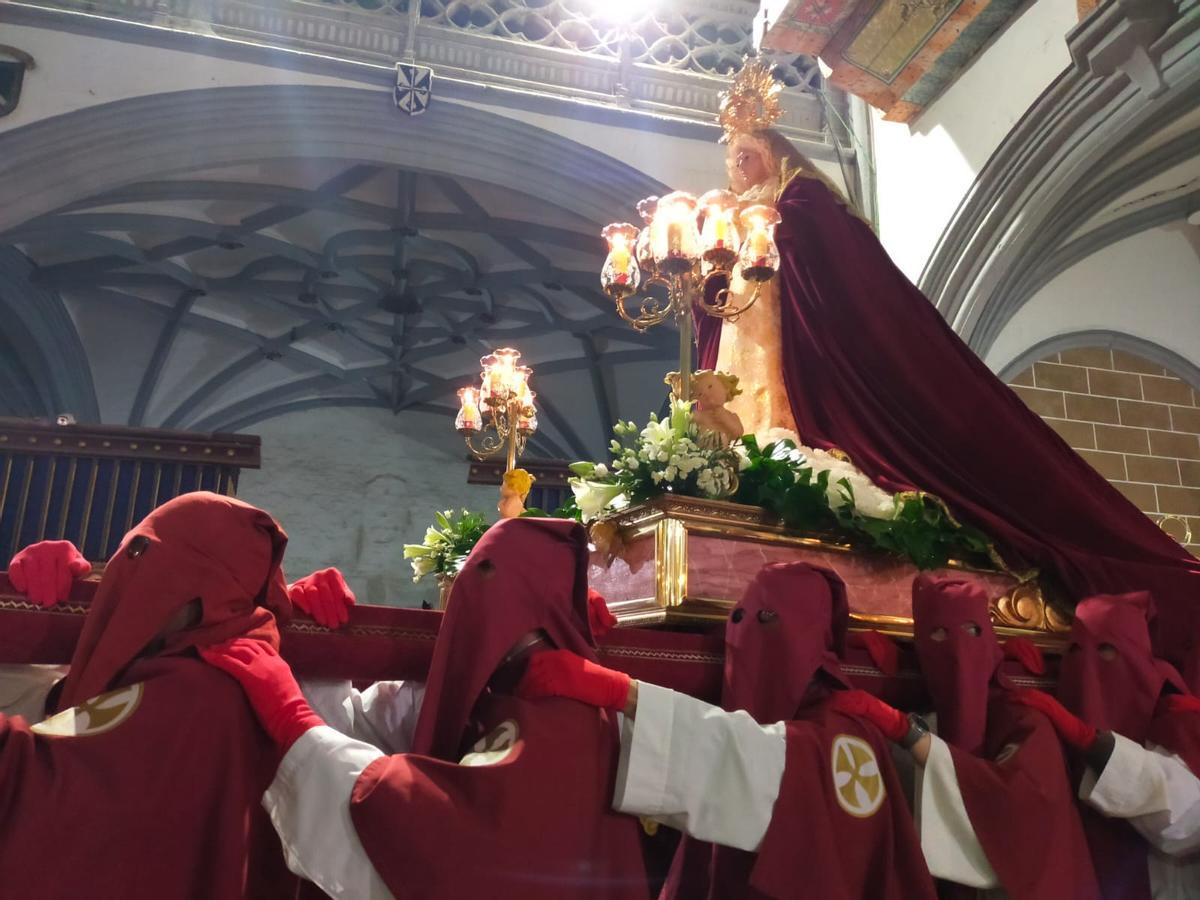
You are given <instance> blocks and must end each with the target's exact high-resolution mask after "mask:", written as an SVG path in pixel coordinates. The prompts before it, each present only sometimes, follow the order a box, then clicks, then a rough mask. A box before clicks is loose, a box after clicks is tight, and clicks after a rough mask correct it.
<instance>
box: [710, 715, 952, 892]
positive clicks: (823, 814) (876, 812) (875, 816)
mask: <svg viewBox="0 0 1200 900" xmlns="http://www.w3.org/2000/svg"><path fill="white" fill-rule="evenodd" d="M849 739H857V741H858V742H859V743H857V744H850V743H848V740H849ZM864 745H865V746H867V747H869V748H870V750H871V754H872V755H873V756H874V759H875V765H874V770H873V771H874V772H877V774H871V771H872V769H871V767H870V763H869V762H865V763H864V757H862V756H860V755H859V754H861V752H862V750H861V748H862V746H864ZM855 765H857V766H858V767H859V768H858V769H857V770H856V771H851V770H850V768H849V767H853V766H855ZM835 773H837V774H835ZM847 774H849V775H851V781H850V782H849V783H848V784H847V785H846V786H843V787H841V788H839V786H838V785H837V783H836V782H835V778H841V779H844V778H845V777H846V775H847ZM854 776H857V777H859V778H861V779H863V780H864V781H865V783H866V787H865V788H864V790H865V791H867V794H863V795H859V796H855V795H854V793H853V792H854V791H855V790H856V787H855V781H854ZM875 788H878V789H881V790H882V791H883V797H882V798H879V797H877V796H876V795H874V794H872V793H871V792H872V789H875ZM839 792H841V793H842V795H843V799H839ZM846 794H849V795H850V796H849V798H846V797H845V795H846ZM868 797H870V799H869V800H868V799H867V798H868ZM847 799H848V801H849V802H845V801H846V800H847ZM864 801H866V802H864ZM876 804H878V805H876ZM867 810H870V812H867ZM750 886H751V889H750V890H748V891H745V892H744V893H737V892H736V891H735V890H734V889H733V886H730V889H729V890H726V889H723V885H722V883H721V880H720V871H719V869H718V873H717V880H716V881H715V887H716V890H714V892H713V896H714V897H720V898H725V897H730V898H732V897H739V896H744V897H747V898H760V897H762V898H766V897H770V898H772V900H807V898H810V897H821V898H822V900H860V898H861V900H866V898H871V900H922V898H933V897H934V896H935V892H934V888H933V881H932V880H931V879H930V877H929V870H928V869H927V868H926V867H925V858H924V856H923V855H922V853H921V841H920V838H919V837H918V836H917V832H916V829H915V828H914V827H913V819H912V812H911V811H910V810H909V808H908V804H907V803H906V802H905V800H904V792H903V789H902V788H901V786H900V781H899V779H898V778H897V777H896V770H895V769H894V768H893V767H892V764H891V750H890V745H889V744H888V741H887V739H886V738H884V736H883V735H882V734H881V733H880V732H879V730H878V729H877V728H875V727H874V726H873V725H870V724H868V723H866V722H863V721H861V720H858V719H855V718H851V717H849V716H845V715H842V714H841V713H837V712H834V711H833V710H831V709H829V708H828V707H827V706H826V705H825V704H824V703H821V704H818V705H816V706H813V707H811V708H809V709H805V710H800V711H799V712H798V713H797V716H796V718H795V719H794V720H793V721H791V722H789V723H788V725H787V763H786V765H785V768H784V771H783V781H782V783H781V784H780V789H779V799H778V800H776V801H775V811H774V814H773V815H772V816H771V824H770V826H769V827H768V828H767V834H766V836H765V837H764V838H763V842H762V846H761V847H759V850H758V858H757V860H756V862H755V863H754V867H753V869H752V870H751V873H750Z"/></svg>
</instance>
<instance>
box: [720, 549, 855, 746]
mask: <svg viewBox="0 0 1200 900" xmlns="http://www.w3.org/2000/svg"><path fill="white" fill-rule="evenodd" d="M848 617H849V608H848V606H847V603H846V586H845V584H843V583H842V580H841V579H840V578H838V577H837V575H835V574H834V573H833V572H831V571H829V570H828V569H822V568H818V567H816V566H809V565H807V564H803V563H776V564H773V565H768V566H764V567H763V568H762V569H761V570H759V572H758V574H757V575H756V576H755V578H754V581H752V582H751V583H750V586H749V587H748V588H747V589H746V594H745V596H744V597H743V598H742V602H741V603H739V604H738V605H737V606H736V607H735V608H734V610H733V611H732V612H731V613H730V614H729V619H728V621H727V622H726V623H725V683H724V685H723V689H722V696H721V701H722V705H723V706H724V707H725V708H726V709H728V710H735V709H744V710H746V711H747V712H748V713H750V715H752V716H754V718H755V719H757V720H758V721H759V722H762V723H764V724H765V723H770V722H779V721H783V720H787V719H791V718H794V716H795V714H796V710H798V709H799V708H800V707H801V706H803V705H805V704H806V702H808V701H810V700H812V699H820V697H821V695H822V694H823V691H822V690H821V685H819V684H818V685H814V681H813V679H814V678H815V676H816V674H817V672H823V673H824V674H825V675H827V676H828V681H827V682H826V684H825V687H826V688H828V687H831V686H834V685H837V686H840V687H849V686H850V683H849V681H848V680H847V678H846V676H845V675H843V674H842V669H841V666H840V665H839V663H838V654H839V653H840V652H841V651H842V650H843V649H844V646H845V642H846V625H847V622H848ZM814 693H815V694H816V696H815V697H814Z"/></svg>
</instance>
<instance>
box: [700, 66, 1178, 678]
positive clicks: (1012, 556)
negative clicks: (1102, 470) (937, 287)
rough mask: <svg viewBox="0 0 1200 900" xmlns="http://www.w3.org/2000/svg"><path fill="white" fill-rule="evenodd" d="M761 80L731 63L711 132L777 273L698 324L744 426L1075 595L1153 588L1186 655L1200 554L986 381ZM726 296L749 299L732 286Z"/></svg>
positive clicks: (1164, 622)
mask: <svg viewBox="0 0 1200 900" xmlns="http://www.w3.org/2000/svg"><path fill="white" fill-rule="evenodd" d="M765 74H766V71H765V67H763V66H761V65H759V64H755V63H750V64H748V65H747V66H746V67H744V68H743V71H742V74H740V75H739V76H738V79H737V80H735V83H734V86H733V89H732V90H731V91H730V92H729V93H728V94H726V95H725V98H724V101H723V105H722V111H721V123H722V125H723V126H724V129H725V137H724V138H723V140H724V141H726V142H727V143H728V150H727V166H728V170H729V178H730V182H731V188H732V190H733V191H734V192H735V193H738V194H741V195H742V196H743V197H744V198H745V199H747V200H754V201H756V202H762V201H763V200H764V199H774V202H775V206H776V208H777V209H778V210H779V214H780V216H781V219H782V221H781V222H780V224H779V225H778V226H777V227H776V231H775V237H776V242H777V244H778V246H779V253H780V257H781V260H780V266H779V273H778V275H777V277H776V278H775V279H774V281H773V283H772V290H770V291H766V292H763V293H762V294H761V295H760V297H759V299H758V301H757V302H756V303H755V304H754V305H753V306H752V307H751V308H750V309H749V310H747V312H745V313H744V314H743V315H742V316H740V317H739V319H738V320H737V321H736V322H732V323H731V322H728V321H726V322H722V321H721V320H720V319H716V318H713V317H709V316H705V315H699V316H697V342H698V350H699V353H698V355H699V362H700V366H701V367H702V368H709V369H719V370H723V371H727V372H731V373H733V374H735V375H738V376H740V378H741V383H742V385H743V387H746V386H747V385H757V386H756V387H751V388H748V389H747V390H746V391H745V393H744V394H743V396H742V397H739V398H737V399H736V401H735V402H732V403H730V404H729V408H730V409H731V410H732V411H733V412H735V413H737V414H738V415H739V416H740V417H741V419H742V421H743V422H744V423H745V425H746V430H747V431H748V432H754V433H761V432H763V431H766V430H768V429H771V428H785V429H788V430H789V431H795V432H796V433H797V434H798V436H799V438H800V440H801V441H802V442H803V443H804V444H807V445H809V446H812V447H817V448H820V449H824V450H830V449H833V448H839V449H841V450H842V451H844V452H845V453H847V454H848V455H849V456H850V458H851V460H852V461H853V462H854V464H855V465H856V466H858V468H860V469H861V470H862V471H863V472H864V473H865V474H866V475H868V476H869V477H870V478H871V479H872V480H874V481H875V482H876V483H877V484H878V485H880V486H881V487H884V488H886V489H888V490H891V491H914V490H916V491H927V492H929V493H931V494H935V495H937V496H938V497H940V498H941V499H942V500H943V501H945V502H946V503H947V504H948V505H949V506H950V508H951V509H953V510H954V511H955V512H956V513H958V514H959V515H961V516H963V517H964V518H966V519H968V520H969V521H971V522H972V524H975V525H977V526H979V527H980V528H983V529H984V530H986V531H987V532H989V533H990V534H991V535H992V536H993V537H994V538H995V539H996V540H997V544H998V546H999V549H1000V551H1001V553H1002V554H1003V555H1004V557H1005V558H1006V561H1007V562H1008V564H1009V565H1010V566H1011V567H1012V568H1028V567H1031V566H1033V567H1037V568H1039V569H1041V570H1042V572H1043V573H1044V574H1050V573H1053V574H1054V575H1055V576H1057V580H1058V582H1059V583H1060V584H1061V586H1062V587H1063V588H1065V590H1066V592H1067V594H1068V595H1070V599H1072V600H1078V599H1080V598H1082V597H1084V596H1087V595H1089V594H1094V593H1120V592H1125V591H1133V590H1150V591H1151V592H1152V593H1153V594H1154V597H1155V599H1156V601H1157V605H1158V610H1159V613H1160V615H1159V620H1158V628H1157V633H1158V638H1159V643H1160V647H1159V650H1160V652H1162V653H1163V654H1164V655H1167V656H1168V657H1169V658H1170V657H1173V658H1174V659H1175V661H1177V662H1185V661H1186V660H1185V659H1183V657H1184V656H1185V655H1186V654H1187V653H1188V652H1189V651H1188V650H1187V649H1186V647H1185V642H1186V640H1187V635H1188V634H1189V632H1190V631H1192V630H1194V629H1196V628H1200V615H1197V613H1196V612H1194V611H1193V610H1192V608H1193V607H1196V608H1200V561H1198V560H1196V559H1194V558H1193V557H1191V556H1190V555H1189V554H1188V553H1187V552H1186V551H1185V550H1184V549H1183V548H1182V547H1181V546H1180V545H1179V544H1177V543H1176V542H1175V541H1174V540H1172V539H1171V538H1170V537H1169V536H1167V535H1166V534H1165V533H1164V532H1163V531H1161V530H1160V529H1159V528H1158V527H1157V526H1156V525H1155V524H1154V523H1153V522H1152V521H1151V520H1150V519H1149V518H1147V517H1146V516H1145V515H1144V514H1142V512H1140V511H1139V510H1138V509H1137V508H1136V507H1135V506H1134V505H1133V504H1132V503H1130V502H1129V501H1128V500H1126V499H1125V497H1124V496H1123V495H1122V494H1121V493H1120V492H1119V491H1117V490H1116V489H1115V488H1114V487H1113V486H1112V485H1110V484H1109V483H1108V482H1107V481H1106V480H1105V479H1104V478H1103V477H1102V476H1101V475H1100V474H1099V473H1097V472H1096V470H1095V469H1093V468H1092V467H1091V466H1090V465H1088V464H1087V463H1086V462H1085V461H1084V460H1083V459H1082V458H1081V457H1080V456H1079V455H1078V454H1077V453H1075V451H1074V450H1072V449H1071V448H1070V447H1069V446H1067V444H1066V443H1065V442H1064V441H1063V440H1062V439H1061V438H1060V437H1059V436H1058V434H1057V433H1055V432H1054V431H1053V430H1052V429H1051V428H1050V427H1049V426H1048V425H1046V423H1044V422H1043V421H1042V420H1041V419H1040V418H1039V417H1038V416H1037V415H1036V414H1034V413H1033V412H1031V411H1030V410H1029V408H1028V407H1026V406H1025V404H1024V403H1022V402H1021V400H1020V399H1019V398H1018V397H1017V396H1016V394H1014V393H1013V391H1012V390H1010V389H1009V388H1008V387H1007V386H1006V385H1005V384H1004V383H1003V382H1001V381H1000V380H999V379H998V378H997V377H996V376H995V375H993V374H992V372H991V371H990V370H989V369H988V368H987V367H986V366H985V365H984V364H983V362H982V361H981V360H980V359H979V357H977V356H976V355H975V354H974V353H973V352H972V351H971V350H970V348H968V347H967V345H966V344H965V343H963V341H962V340H961V339H960V338H959V337H958V335H957V334H955V333H954V331H953V330H952V329H951V328H950V326H949V325H948V324H947V323H946V322H945V320H944V319H942V317H941V315H940V314H939V313H938V311H937V310H936V309H935V308H934V306H933V304H932V303H930V301H929V300H928V299H927V298H926V297H925V296H924V295H923V294H922V293H921V292H920V291H919V290H918V289H917V288H916V287H915V286H914V285H913V284H912V283H911V282H910V281H909V280H908V279H907V278H906V277H905V276H904V274H903V273H902V272H900V270H899V269H897V268H896V266H895V265H894V264H893V263H892V261H891V259H889V258H888V255H887V252H886V251H885V250H884V249H883V246H882V245H881V244H880V243H879V240H878V239H877V238H876V236H875V234H874V232H873V231H872V230H871V227H870V226H869V225H868V224H867V223H866V222H865V221H864V220H863V219H862V218H861V217H860V216H859V215H858V214H857V213H856V212H855V210H854V209H853V208H852V207H851V206H850V205H849V204H848V203H847V202H846V200H845V199H844V198H843V197H842V196H841V194H840V193H839V192H838V190H837V188H836V187H834V186H833V184H832V183H831V182H829V181H828V179H826V178H825V177H824V176H822V175H821V174H820V173H819V172H818V171H817V169H816V167H815V166H814V165H813V164H812V163H811V162H810V161H809V160H807V159H806V158H804V157H803V156H802V155H801V154H800V153H799V152H798V151H797V150H796V149H795V148H794V147H793V146H792V145H791V144H790V143H789V142H788V141H787V139H786V138H784V137H783V136H782V135H781V134H779V133H778V132H776V131H774V130H772V129H771V128H770V127H769V126H770V124H771V123H772V122H773V121H774V120H775V118H777V117H778V111H777V99H776V98H775V96H774V94H775V92H776V91H777V90H778V87H775V86H773V84H771V83H769V82H768V81H767V80H765V79H764V77H763V76H764V75H765ZM729 288H730V290H731V292H732V293H733V294H734V295H735V296H736V295H737V294H739V293H741V292H743V291H745V290H746V287H745V285H743V284H741V283H739V281H738V279H737V278H736V276H735V278H734V279H733V283H731V284H730V285H729ZM739 305H741V302H740V300H739ZM1190 652H1192V653H1194V652H1196V651H1195V650H1192V651H1190ZM1193 687H1200V685H1194V686H1193Z"/></svg>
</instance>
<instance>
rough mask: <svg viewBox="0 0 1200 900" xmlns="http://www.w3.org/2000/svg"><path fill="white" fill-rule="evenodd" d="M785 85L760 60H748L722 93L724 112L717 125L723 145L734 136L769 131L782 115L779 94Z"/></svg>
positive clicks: (718, 117) (722, 110)
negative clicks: (765, 129)
mask: <svg viewBox="0 0 1200 900" xmlns="http://www.w3.org/2000/svg"><path fill="white" fill-rule="evenodd" d="M782 90H783V85H782V84H781V83H780V82H779V81H778V80H777V79H776V78H775V76H774V75H773V74H772V73H771V67H770V66H769V65H767V64H766V63H765V62H763V61H762V60H760V59H747V60H746V61H745V63H743V64H742V68H741V70H740V71H739V72H738V73H737V75H735V76H734V77H733V83H732V84H731V85H730V87H729V90H727V91H724V92H722V94H721V111H720V112H719V113H718V114H717V122H719V123H720V125H721V128H722V129H723V130H724V132H725V134H724V135H722V137H721V143H723V144H724V143H728V141H729V139H730V138H731V137H732V136H733V135H735V134H744V133H746V132H750V131H760V130H762V129H763V128H770V127H771V126H772V125H774V124H775V122H776V121H778V119H779V117H780V116H782V115H783V108H782V107H781V106H780V105H779V92H780V91H782Z"/></svg>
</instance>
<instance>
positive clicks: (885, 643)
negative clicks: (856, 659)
mask: <svg viewBox="0 0 1200 900" xmlns="http://www.w3.org/2000/svg"><path fill="white" fill-rule="evenodd" d="M846 644H847V646H850V647H862V648H863V649H864V650H866V651H867V655H868V656H870V657H871V662H873V663H875V668H877V669H878V670H879V671H880V672H882V673H883V674H884V675H895V674H896V673H897V672H899V671H900V647H899V645H897V643H896V642H895V641H893V640H892V639H891V638H890V637H888V636H887V635H886V634H884V633H883V632H882V631H855V632H852V633H851V634H850V636H849V638H847V639H846Z"/></svg>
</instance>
